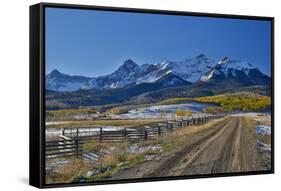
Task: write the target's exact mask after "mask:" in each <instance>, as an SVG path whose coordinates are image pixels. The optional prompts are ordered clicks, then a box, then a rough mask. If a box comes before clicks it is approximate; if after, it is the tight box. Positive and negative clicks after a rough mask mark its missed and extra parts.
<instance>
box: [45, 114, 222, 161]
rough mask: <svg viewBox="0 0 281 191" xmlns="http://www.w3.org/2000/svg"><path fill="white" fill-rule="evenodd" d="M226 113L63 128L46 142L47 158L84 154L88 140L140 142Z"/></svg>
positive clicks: (205, 121)
mask: <svg viewBox="0 0 281 191" xmlns="http://www.w3.org/2000/svg"><path fill="white" fill-rule="evenodd" d="M224 116H225V115H215V116H204V117H200V118H191V119H185V120H168V121H167V122H166V123H157V124H155V125H154V126H153V127H152V126H144V127H141V128H136V129H130V128H123V129H120V130H104V129H103V128H102V127H100V128H99V129H98V128H94V131H93V130H90V128H88V129H89V130H88V131H87V130H85V129H83V128H63V129H62V133H61V135H60V138H61V140H57V141H48V142H46V143H45V153H46V158H59V157H69V156H79V155H82V154H83V144H85V143H88V142H95V141H96V142H100V143H106V142H122V141H128V142H139V141H142V140H147V139H151V138H154V137H158V136H162V135H166V134H167V133H168V132H169V131H173V130H174V129H175V128H184V127H189V126H194V125H202V124H204V123H207V122H209V121H210V120H214V119H219V118H222V117H224Z"/></svg>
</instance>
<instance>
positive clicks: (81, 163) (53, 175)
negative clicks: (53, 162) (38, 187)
mask: <svg viewBox="0 0 281 191" xmlns="http://www.w3.org/2000/svg"><path fill="white" fill-rule="evenodd" d="M90 169H91V163H90V162H88V161H86V160H83V159H80V158H74V159H72V160H70V162H69V163H68V164H67V165H65V166H62V167H60V168H59V169H58V172H47V174H46V183H47V184H55V183H68V182H71V181H72V179H73V178H75V177H77V175H81V176H85V175H86V173H87V172H88V171H89V170H90Z"/></svg>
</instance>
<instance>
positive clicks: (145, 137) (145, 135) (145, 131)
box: [144, 129, 148, 140]
mask: <svg viewBox="0 0 281 191" xmlns="http://www.w3.org/2000/svg"><path fill="white" fill-rule="evenodd" d="M147 138H148V135H147V130H146V129H144V140H147Z"/></svg>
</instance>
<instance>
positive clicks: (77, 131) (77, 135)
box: [76, 128, 79, 139]
mask: <svg viewBox="0 0 281 191" xmlns="http://www.w3.org/2000/svg"><path fill="white" fill-rule="evenodd" d="M78 137H79V128H77V129H76V138H77V139H78Z"/></svg>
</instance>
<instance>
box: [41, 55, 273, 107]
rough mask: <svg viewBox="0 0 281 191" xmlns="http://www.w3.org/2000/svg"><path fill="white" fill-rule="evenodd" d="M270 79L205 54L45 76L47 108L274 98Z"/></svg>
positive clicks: (246, 66)
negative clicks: (91, 73) (92, 73)
mask: <svg viewBox="0 0 281 191" xmlns="http://www.w3.org/2000/svg"><path fill="white" fill-rule="evenodd" d="M270 88H271V77H270V76H268V75H266V74H264V73H263V72H262V71H261V70H260V69H258V68H257V67H256V66H254V65H252V64H251V63H249V62H246V61H239V60H233V59H229V58H227V57H224V58H222V59H221V60H219V61H218V62H214V61H213V60H211V59H210V58H208V57H207V56H206V55H204V54H200V55H198V56H196V57H194V58H191V59H186V60H183V61H178V62H175V61H165V62H161V63H154V64H144V65H137V64H136V63H135V62H134V61H133V60H131V59H128V60H126V61H124V63H123V64H122V65H121V66H120V67H119V68H118V69H117V70H116V71H114V72H113V73H111V74H108V75H104V76H100V77H94V78H91V77H85V76H71V75H67V74H63V73H61V72H59V71H58V70H53V71H52V72H51V73H49V74H48V75H46V103H47V104H46V106H47V108H48V109H60V108H72V107H79V106H89V105H104V104H112V103H115V104H119V103H123V102H124V103H126V102H127V103H131V104H134V103H151V102H154V101H155V102H156V101H159V100H162V99H166V98H173V97H200V96H211V95H216V94H220V93H225V92H238V91H247V92H256V93H258V94H263V95H270V93H271V91H270Z"/></svg>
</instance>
